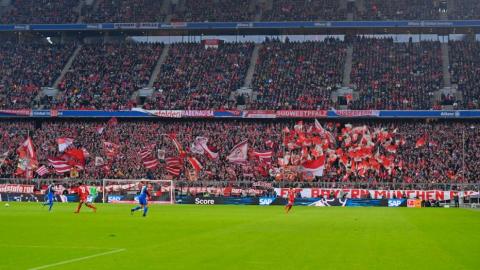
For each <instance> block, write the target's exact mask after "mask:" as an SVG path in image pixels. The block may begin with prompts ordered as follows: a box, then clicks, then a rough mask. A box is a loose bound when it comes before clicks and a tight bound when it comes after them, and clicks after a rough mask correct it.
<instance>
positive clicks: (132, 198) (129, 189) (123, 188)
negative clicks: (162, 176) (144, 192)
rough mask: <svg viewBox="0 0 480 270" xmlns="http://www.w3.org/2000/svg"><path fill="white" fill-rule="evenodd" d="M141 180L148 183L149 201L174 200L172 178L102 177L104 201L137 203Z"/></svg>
mask: <svg viewBox="0 0 480 270" xmlns="http://www.w3.org/2000/svg"><path fill="white" fill-rule="evenodd" d="M141 182H143V183H145V184H147V185H148V190H149V192H150V200H149V203H153V204H173V203H174V202H175V197H174V194H175V187H174V185H173V181H172V180H145V179H104V180H103V188H102V190H103V191H104V192H103V202H104V203H132V204H134V203H138V195H139V194H140V189H141Z"/></svg>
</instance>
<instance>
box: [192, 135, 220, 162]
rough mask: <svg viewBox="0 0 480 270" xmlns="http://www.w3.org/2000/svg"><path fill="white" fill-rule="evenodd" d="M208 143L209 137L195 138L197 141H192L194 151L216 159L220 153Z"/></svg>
mask: <svg viewBox="0 0 480 270" xmlns="http://www.w3.org/2000/svg"><path fill="white" fill-rule="evenodd" d="M207 143H208V139H207V138H206V137H197V138H195V141H194V142H193V143H192V147H191V151H192V153H194V154H199V155H206V156H207V157H208V158H210V159H216V158H217V157H218V153H216V152H214V151H212V149H211V148H210V147H209V146H208V144H207Z"/></svg>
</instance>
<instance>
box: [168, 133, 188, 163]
mask: <svg viewBox="0 0 480 270" xmlns="http://www.w3.org/2000/svg"><path fill="white" fill-rule="evenodd" d="M168 137H169V138H170V139H171V140H172V143H173V145H175V148H177V151H178V154H180V156H181V157H184V156H185V154H186V153H185V151H184V150H183V147H182V145H181V144H180V142H178V139H177V134H175V133H171V134H169V135H168Z"/></svg>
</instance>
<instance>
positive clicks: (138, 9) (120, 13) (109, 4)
mask: <svg viewBox="0 0 480 270" xmlns="http://www.w3.org/2000/svg"><path fill="white" fill-rule="evenodd" d="M97 5H98V7H97V8H96V9H95V8H94V9H93V10H91V12H90V13H87V14H85V16H84V18H83V21H84V22H87V23H88V22H96V23H103V22H115V23H129V22H163V21H165V18H166V14H163V12H162V5H163V1H161V0H98V2H97ZM169 11H170V10H167V12H169Z"/></svg>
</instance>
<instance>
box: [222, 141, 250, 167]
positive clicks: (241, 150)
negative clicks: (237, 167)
mask: <svg viewBox="0 0 480 270" xmlns="http://www.w3.org/2000/svg"><path fill="white" fill-rule="evenodd" d="M247 153H248V141H247V140H245V141H242V142H241V143H239V144H237V145H235V146H234V147H233V148H232V151H230V154H229V155H228V156H227V160H228V161H230V162H235V163H243V162H246V161H247Z"/></svg>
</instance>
